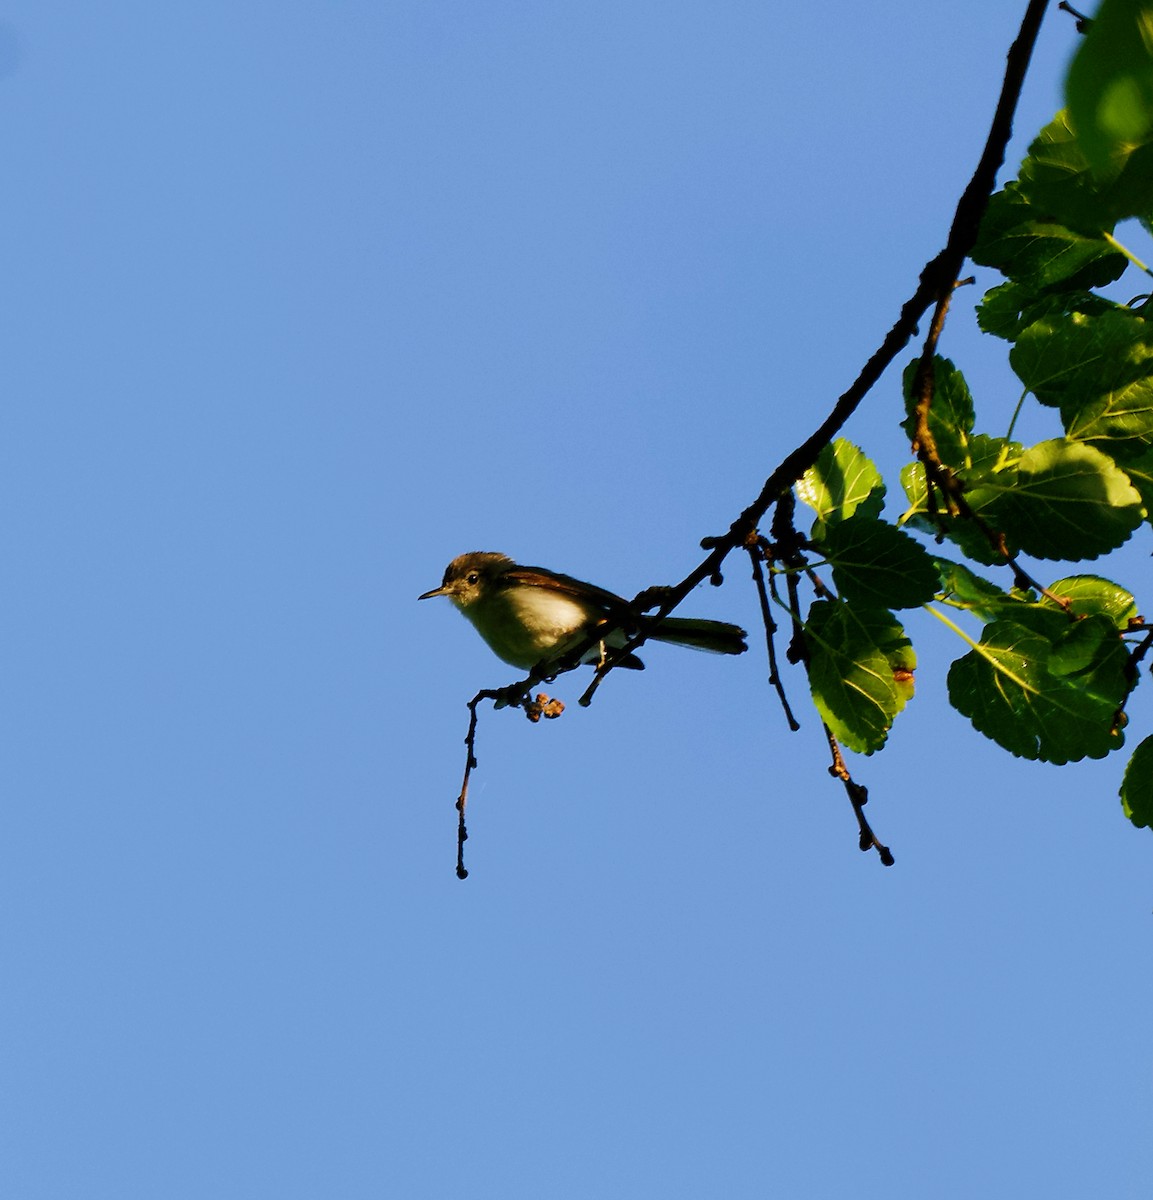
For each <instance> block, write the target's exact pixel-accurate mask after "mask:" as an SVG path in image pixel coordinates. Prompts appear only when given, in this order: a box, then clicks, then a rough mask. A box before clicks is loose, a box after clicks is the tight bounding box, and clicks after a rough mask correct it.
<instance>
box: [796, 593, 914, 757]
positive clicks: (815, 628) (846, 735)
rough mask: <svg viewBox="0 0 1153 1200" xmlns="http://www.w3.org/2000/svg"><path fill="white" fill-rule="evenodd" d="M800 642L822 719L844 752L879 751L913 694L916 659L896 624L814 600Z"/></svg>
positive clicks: (880, 613) (880, 612) (885, 615)
mask: <svg viewBox="0 0 1153 1200" xmlns="http://www.w3.org/2000/svg"><path fill="white" fill-rule="evenodd" d="M805 640H806V643H807V645H808V648H809V687H810V690H811V691H812V694H813V703H814V704H815V705H816V707H817V711H818V712H819V713H820V714H821V719H822V720H823V721H824V722H825V724H826V725H828V726H829V728H830V729H831V730H832V731H833V733H834V734H835V735H836V737H837V739H838V740H839V741H840V742H841V743H842V744H843V745H844V746H846V747H848V749H850V750H855V751H857V752H858V753H863V754H872V753H873V752H874V751H875V750H879V749H880V748H881V747H882V746H883V745H884V744H885V740H886V738H887V737H888V735H889V729H890V727H891V726H892V724H893V718H894V717H895V716H896V715H897V713H899V712H900V711H901V709H902V708H904V707H905V704H906V703H907V702H908V700H909V699H910V697H911V696H912V694H913V670H914V668H915V667H916V664H917V660H916V655H915V654H914V653H913V647H912V644H911V643H910V641H909V639H908V638H907V637H906V636H905V631H904V629H902V628H901V625H900V623H899V622H898V621H897V619H896V618H895V617H894V616H893V614H892V613H890V612H886V611H885V610H884V609H870V608H864V607H860V606H854V605H849V604H846V603H845V602H844V601H842V600H815V601H814V602H813V604H812V607H811V608H810V609H809V615H808V619H807V620H806V622H805Z"/></svg>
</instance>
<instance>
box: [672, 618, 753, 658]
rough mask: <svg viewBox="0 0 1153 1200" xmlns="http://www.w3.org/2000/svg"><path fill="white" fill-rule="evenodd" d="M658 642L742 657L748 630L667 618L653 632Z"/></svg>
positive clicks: (745, 647)
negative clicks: (740, 655)
mask: <svg viewBox="0 0 1153 1200" xmlns="http://www.w3.org/2000/svg"><path fill="white" fill-rule="evenodd" d="M651 636H652V640H653V641H656V642H672V643H673V644H674V645H676V646H691V647H692V648H693V649H694V650H707V651H709V653H710V654H743V653H744V652H745V651H746V650H747V649H748V646H747V645H746V644H745V631H744V630H743V629H742V628H741V627H740V626H739V625H730V624H728V622H727V621H706V620H699V619H695V618H693V617H666V618H665V619H664V620H663V621H662V622H661V623H660V624H659V625H658V626H657V627H656V629H654V630H653V632H652V635H651Z"/></svg>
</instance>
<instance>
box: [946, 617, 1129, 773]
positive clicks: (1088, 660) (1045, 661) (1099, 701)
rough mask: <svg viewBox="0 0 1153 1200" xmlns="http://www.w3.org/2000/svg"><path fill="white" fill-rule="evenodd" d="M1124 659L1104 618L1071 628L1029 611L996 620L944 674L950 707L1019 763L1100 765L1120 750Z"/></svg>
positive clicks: (1064, 619)
mask: <svg viewBox="0 0 1153 1200" xmlns="http://www.w3.org/2000/svg"><path fill="white" fill-rule="evenodd" d="M1127 661H1128V656H1127V654H1126V653H1125V648H1124V645H1123V644H1122V642H1121V639H1120V637H1118V635H1117V630H1116V628H1115V627H1114V625H1113V623H1112V621H1110V620H1109V618H1108V617H1105V616H1092V617H1086V618H1085V619H1084V620H1081V621H1070V620H1069V619H1068V618H1067V617H1065V616H1064V615H1063V614H1061V613H1058V612H1046V611H1044V610H1041V609H1031V610H1029V616H1028V625H1025V624H1023V623H1021V622H1020V621H1016V620H1004V619H1002V620H997V621H993V622H992V623H991V624H990V625H987V626H986V627H985V631H984V633H983V635H982V637H981V642H980V645H979V646H976V647H975V648H974V649H973V650H970V651H969V653H968V654H966V655H965V656H964V657H963V658H959V659H958V660H957V661H956V662H955V663H953V665H952V667H950V669H949V699H950V700H951V701H952V703H953V707H954V708H956V709H957V710H958V711H959V712H961V713H963V714H964V715H965V716H967V717H968V718H969V720H970V721H972V723H973V725H974V727H975V728H976V729H977V730H979V731H980V732H981V733H983V734H984V735H985V736H986V737H988V738H991V739H992V740H993V741H995V742H997V744H998V745H1000V746H1003V747H1004V748H1005V749H1006V750H1008V751H1010V753H1012V754H1015V755H1017V756H1018V757H1021V758H1030V759H1040V760H1042V761H1043V762H1053V763H1067V762H1076V761H1078V760H1080V759H1082V758H1086V757H1089V758H1103V757H1104V756H1105V755H1106V754H1108V753H1109V752H1110V751H1111V750H1116V749H1117V748H1118V747H1120V746H1121V745H1122V744H1123V742H1124V737H1123V735H1122V734H1121V732H1120V730H1119V729H1118V728H1117V727H1116V726H1117V713H1118V710H1119V708H1120V707H1121V704H1122V701H1123V700H1124V698H1125V695H1126V692H1127V682H1126V678H1125V667H1126V663H1127Z"/></svg>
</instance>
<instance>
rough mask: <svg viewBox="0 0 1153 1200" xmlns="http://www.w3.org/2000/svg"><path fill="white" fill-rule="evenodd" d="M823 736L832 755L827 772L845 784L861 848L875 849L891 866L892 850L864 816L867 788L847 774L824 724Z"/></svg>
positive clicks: (830, 734) (837, 745) (883, 860)
mask: <svg viewBox="0 0 1153 1200" xmlns="http://www.w3.org/2000/svg"><path fill="white" fill-rule="evenodd" d="M825 736H826V737H827V738H828V739H829V753H830V754H832V756H833V761H832V764H831V765H830V767H829V774H830V775H832V776H834V777H835V778H837V779H839V780H840V781H841V782H842V783H843V784H844V785H845V793H846V795H847V796H848V797H849V803H850V804H852V806H853V812H854V813H855V814H856V818H857V825H858V826H859V827H860V830H861V840H860V847H861V849H862V850H874V849H875V850H876V851H877V853H878V854H879V855H880V857H881V862H882V863H884V865H885V866H886V867H891V866H892V865H893V863H894V861H895V860H894V858H893V852H892V851H891V850H890V849H889V847H888V846H886V845H884V844H883V843H882V842H880V841H878V840H877V835H876V834H875V833H874V832H873V827H872V826H871V825H870V824H869V820H868V818H867V817H866V816H865V805H866V804H867V803H868V802H869V789H868V788H867V787H865V785H864V784H863V783H857V782H856V780H854V779H853V777H852V775H850V774H849V768H848V767H846V766H845V757H844V755H843V754H842V753H841V746H840V743H839V742H838V741H837V739H836V737H835V736H834V734H833V731H832V730H831V729H830V728H829V727H828V725H826V726H825Z"/></svg>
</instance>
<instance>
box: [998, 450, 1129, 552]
mask: <svg viewBox="0 0 1153 1200" xmlns="http://www.w3.org/2000/svg"><path fill="white" fill-rule="evenodd" d="M981 488H982V490H983V493H984V494H985V495H986V496H988V497H989V500H988V502H987V507H988V509H989V511H990V513H991V515H992V516H993V517H994V518H995V520H996V523H997V526H998V528H1000V529H1001V530H1002V531H1003V532H1004V533H1005V534H1006V535H1007V536H1008V538H1009V540H1010V542H1011V544H1012V545H1013V546H1015V547H1016V548H1018V549H1020V550H1023V551H1025V553H1027V554H1032V555H1035V556H1036V557H1037V558H1054V559H1066V560H1068V561H1071V562H1075V561H1078V560H1081V559H1087V558H1097V557H1098V556H1099V555H1101V554H1104V553H1106V552H1107V551H1109V550H1115V549H1116V548H1117V547H1118V546H1120V545H1122V544H1123V543H1124V542H1125V541H1127V540H1128V538H1129V536H1130V535H1131V534H1132V532H1133V530H1134V529H1136V528H1137V526H1138V525H1140V523H1141V520H1142V518H1143V516H1144V507H1143V505H1142V503H1141V497H1140V495H1139V494H1138V492H1137V490H1136V488H1134V487H1133V485H1132V484H1131V483H1130V482H1129V478H1128V476H1126V474H1125V473H1124V472H1123V471H1122V470H1121V469H1120V468H1119V467H1118V466H1117V464H1116V463H1114V462H1113V460H1112V459H1111V458H1109V456H1108V455H1106V454H1102V453H1101V451H1099V450H1097V449H1095V448H1094V447H1092V446H1088V445H1083V444H1078V443H1076V442H1070V441H1068V440H1066V439H1065V438H1054V439H1053V440H1052V441H1047V442H1040V443H1038V444H1037V445H1036V446H1033V447H1032V448H1031V449H1029V450H1026V451H1025V453H1024V454H1022V455H1021V457H1020V458H1019V459H1018V460H1017V463H1016V470H1015V471H1009V470H1007V471H1003V472H1001V473H999V474H997V475H994V476H991V477H989V478H987V479H985V480H983V481H982V484H981Z"/></svg>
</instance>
